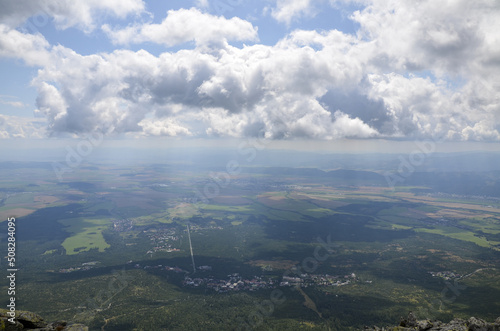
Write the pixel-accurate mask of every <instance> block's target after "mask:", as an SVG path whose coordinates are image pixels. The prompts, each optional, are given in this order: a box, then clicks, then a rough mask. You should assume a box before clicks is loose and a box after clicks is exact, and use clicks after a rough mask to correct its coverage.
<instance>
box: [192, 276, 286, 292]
mask: <svg viewBox="0 0 500 331" xmlns="http://www.w3.org/2000/svg"><path fill="white" fill-rule="evenodd" d="M183 285H184V286H188V287H200V286H204V287H206V288H209V289H212V290H215V291H216V292H219V293H224V292H230V291H256V290H259V289H264V288H274V287H275V286H276V284H275V282H274V281H273V280H272V279H264V278H262V277H259V276H254V277H253V278H252V279H244V278H242V277H241V276H240V275H239V274H238V273H235V274H231V275H227V279H215V278H212V277H208V278H191V277H186V278H185V279H184V281H183Z"/></svg>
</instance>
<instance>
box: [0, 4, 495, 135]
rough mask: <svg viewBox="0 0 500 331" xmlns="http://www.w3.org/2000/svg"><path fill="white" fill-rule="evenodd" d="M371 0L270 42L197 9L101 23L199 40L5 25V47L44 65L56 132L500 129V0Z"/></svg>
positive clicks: (41, 90) (287, 15)
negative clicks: (353, 28) (81, 50)
mask: <svg viewBox="0 0 500 331" xmlns="http://www.w3.org/2000/svg"><path fill="white" fill-rule="evenodd" d="M126 3H127V2H126ZM130 3H138V2H130ZM305 3H307V5H305ZM364 3H365V4H366V8H365V9H363V10H360V11H358V12H356V13H354V14H353V16H352V18H353V19H354V20H355V21H356V22H358V23H359V24H360V26H361V29H360V30H359V33H358V35H356V36H355V35H351V34H346V33H343V32H340V31H337V30H331V31H304V30H295V31H293V32H292V33H290V34H288V35H287V36H285V37H284V38H283V39H282V40H280V41H279V42H278V43H276V44H275V45H272V46H271V45H261V44H254V45H250V46H243V47H235V46H231V45H229V44H228V43H227V42H228V41H235V40H238V41H244V40H251V41H253V40H257V28H256V27H254V26H253V25H252V24H250V23H249V22H247V21H244V20H242V19H239V18H232V19H226V18H223V17H216V16H213V15H209V14H205V13H202V12H200V11H199V10H197V9H194V8H191V9H181V10H175V11H173V10H172V11H169V12H168V14H167V16H166V18H165V19H164V20H163V21H162V22H161V23H160V24H151V23H148V24H136V25H131V26H129V27H127V28H124V29H116V30H113V29H112V28H111V27H110V26H107V25H104V26H103V29H104V31H105V32H106V33H108V35H109V36H110V38H111V39H112V40H113V41H114V42H115V43H117V44H127V43H142V42H154V43H156V44H162V45H166V46H174V45H180V44H182V43H186V42H191V41H194V42H195V43H196V45H197V47H195V48H194V49H189V50H186V49H181V50H178V51H175V52H165V53H162V54H160V55H153V54H151V53H149V52H147V51H145V50H140V51H130V50H115V51H113V52H110V53H99V54H90V55H80V54H78V53H76V52H74V51H72V50H71V49H68V48H65V47H63V46H51V45H49V43H48V42H47V41H46V40H45V38H44V37H43V36H42V35H39V34H35V35H32V34H31V35H30V34H23V33H21V32H19V31H17V30H14V29H12V28H10V27H9V26H7V25H0V36H1V38H0V56H8V57H18V58H23V59H24V60H25V62H26V63H27V64H29V65H32V66H40V67H41V69H40V70H39V71H38V74H37V76H36V77H35V79H34V80H33V85H34V86H35V87H36V88H37V90H38V94H39V96H38V98H37V108H38V109H37V111H36V114H37V115H40V116H43V117H45V118H46V119H47V122H48V125H47V128H48V131H49V133H51V134H58V133H67V132H69V133H84V132H89V131H101V132H106V133H118V134H120V133H132V134H135V133H137V134H138V135H151V136H159V135H165V136H202V137H203V136H230V137H246V136H253V137H254V136H257V135H259V134H261V133H264V135H265V136H266V137H268V138H274V139H293V138H296V137H307V138H314V139H339V138H344V137H357V138H370V137H384V138H407V139H424V138H425V139H429V138H436V139H441V138H444V139H450V140H500V134H499V130H500V99H499V97H498V91H499V90H500V61H499V60H498V58H499V57H498V56H499V54H500V46H499V45H500V40H499V39H500V37H499V35H498V33H497V32H496V31H498V29H500V23H497V22H498V21H500V20H494V18H498V16H499V10H500V9H499V8H498V6H497V7H494V6H493V5H492V4H491V3H490V2H487V1H486V0H484V1H483V0H481V1H479V2H473V3H470V2H469V3H468V2H465V1H462V0H454V1H447V2H445V3H441V4H439V3H437V2H433V1H430V0H423V1H419V2H413V1H410V0H401V1H392V0H391V1H383V0H365V1H364ZM311 4H312V3H310V2H309V1H305V2H292V1H278V5H279V6H278V7H277V9H276V11H275V12H273V15H278V13H279V12H278V9H279V10H282V14H279V15H281V16H279V17H281V18H280V19H281V20H283V22H285V23H286V22H291V20H293V18H294V17H298V15H303V14H307V13H310V11H309V10H310V9H308V8H310V7H308V6H309V5H311ZM92 6H97V5H95V4H94V5H92ZM92 8H94V7H92ZM124 8H125V9H123V10H122V11H119V12H121V13H123V15H126V14H127V13H129V10H128V9H126V8H129V7H127V6H125V7H124ZM438 9H439V10H438ZM466 13H467V15H465V14H466ZM462 17H468V19H467V20H464V19H462ZM61 22H62V21H61ZM68 22H70V21H68ZM75 22H76V21H75ZM81 22H87V23H82V24H84V25H85V26H87V27H91V26H92V24H95V21H94V20H93V19H92V22H91V21H86V19H84V18H82V19H81ZM60 24H61V26H64V24H62V23H60ZM68 24H70V25H71V24H79V23H68ZM68 26H69V25H68ZM458 78H459V79H458ZM457 81H458V82H459V83H457ZM16 130H17V131H16ZM35 131H36V130H35ZM2 132H19V129H16V128H13V127H9V129H8V130H3V131H2ZM36 132H38V131H36ZM8 134H9V137H10V136H11V133H8ZM24 134H26V133H24ZM2 135H6V134H2ZM28 135H29V134H28Z"/></svg>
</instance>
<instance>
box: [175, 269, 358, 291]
mask: <svg viewBox="0 0 500 331" xmlns="http://www.w3.org/2000/svg"><path fill="white" fill-rule="evenodd" d="M205 267H208V266H205ZM356 280H357V278H356V275H355V274H354V273H351V274H349V275H345V276H332V275H328V274H324V275H316V274H301V275H297V276H295V277H292V276H283V277H282V279H281V281H278V280H277V279H276V278H271V277H264V276H254V277H252V278H251V279H246V278H243V277H242V276H240V274H238V273H234V274H230V275H227V278H226V279H215V278H213V277H204V278H201V277H197V278H193V277H192V276H191V277H188V276H186V278H185V279H184V281H183V285H184V286H186V287H206V288H208V289H212V290H214V291H216V292H218V293H225V292H230V291H256V290H259V289H274V288H276V287H309V286H344V285H348V284H350V283H352V282H354V281H356Z"/></svg>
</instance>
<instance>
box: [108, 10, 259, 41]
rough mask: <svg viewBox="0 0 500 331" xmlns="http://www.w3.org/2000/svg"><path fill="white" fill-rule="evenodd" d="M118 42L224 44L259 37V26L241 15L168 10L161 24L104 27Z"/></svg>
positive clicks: (253, 39) (113, 39)
mask: <svg viewBox="0 0 500 331" xmlns="http://www.w3.org/2000/svg"><path fill="white" fill-rule="evenodd" d="M102 29H103V31H104V32H105V33H106V34H107V35H108V36H109V37H110V38H111V40H112V41H113V43H115V44H131V43H143V42H147V41H149V42H154V43H157V44H162V45H165V46H169V47H170V46H174V45H179V44H182V43H186V42H190V41H194V42H195V43H196V44H197V45H215V46H218V47H221V46H224V44H225V43H226V42H227V41H228V40H231V41H243V40H250V41H256V40H258V36H257V28H255V27H253V26H252V24H251V23H249V22H247V21H245V20H242V19H240V18H238V17H233V18H231V19H226V18H224V17H222V16H221V17H217V16H213V15H210V14H206V13H202V12H201V11H199V10H198V9H196V8H191V9H179V10H169V11H168V13H167V17H166V18H165V19H164V20H163V21H162V22H161V23H160V24H153V23H147V24H143V25H134V26H129V27H126V28H124V29H112V28H111V27H110V26H109V25H103V26H102Z"/></svg>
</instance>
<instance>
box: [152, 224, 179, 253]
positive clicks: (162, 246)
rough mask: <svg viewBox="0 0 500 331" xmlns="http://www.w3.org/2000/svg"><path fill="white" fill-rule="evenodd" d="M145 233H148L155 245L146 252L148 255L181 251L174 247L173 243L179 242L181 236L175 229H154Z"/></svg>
mask: <svg viewBox="0 0 500 331" xmlns="http://www.w3.org/2000/svg"><path fill="white" fill-rule="evenodd" d="M144 233H146V235H147V236H148V238H149V240H151V242H152V244H153V248H152V249H151V250H149V251H148V252H146V254H152V253H154V252H168V253H170V252H178V251H180V249H178V248H175V247H173V242H176V241H179V236H178V235H177V233H176V230H175V229H174V228H166V229H159V230H157V229H152V230H147V231H144Z"/></svg>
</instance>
